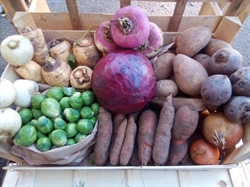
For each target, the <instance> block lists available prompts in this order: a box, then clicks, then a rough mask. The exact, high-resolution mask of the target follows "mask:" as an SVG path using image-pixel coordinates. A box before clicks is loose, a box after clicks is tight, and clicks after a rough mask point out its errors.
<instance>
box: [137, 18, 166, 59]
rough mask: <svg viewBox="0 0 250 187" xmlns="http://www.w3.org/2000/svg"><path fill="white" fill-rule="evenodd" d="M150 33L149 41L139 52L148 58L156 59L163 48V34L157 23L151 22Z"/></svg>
mask: <svg viewBox="0 0 250 187" xmlns="http://www.w3.org/2000/svg"><path fill="white" fill-rule="evenodd" d="M149 27H150V33H149V36H148V39H147V41H146V42H145V43H144V44H143V45H141V46H140V47H139V48H138V50H140V51H141V52H142V53H143V54H144V55H145V56H146V57H148V58H153V57H155V56H156V55H157V54H158V53H159V52H160V50H161V49H162V46H163V42H164V39H163V32H162V30H161V29H160V27H158V26H157V25H156V24H155V23H153V22H149Z"/></svg>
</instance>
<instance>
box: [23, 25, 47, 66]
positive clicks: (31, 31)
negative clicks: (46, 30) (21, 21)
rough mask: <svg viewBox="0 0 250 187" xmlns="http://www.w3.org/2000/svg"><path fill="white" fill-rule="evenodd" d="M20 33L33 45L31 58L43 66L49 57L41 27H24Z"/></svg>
mask: <svg viewBox="0 0 250 187" xmlns="http://www.w3.org/2000/svg"><path fill="white" fill-rule="evenodd" d="M21 35H23V36H25V37H27V38H28V39H29V40H30V41H31V43H32V45H33V48H34V55H33V58H32V60H33V61H35V62H36V63H38V64H40V65H41V66H43V65H44V64H45V62H46V59H47V58H48V57H49V50H48V47H47V44H46V41H45V38H44V35H43V32H42V29H40V28H31V27H25V28H24V29H23V30H22V32H21Z"/></svg>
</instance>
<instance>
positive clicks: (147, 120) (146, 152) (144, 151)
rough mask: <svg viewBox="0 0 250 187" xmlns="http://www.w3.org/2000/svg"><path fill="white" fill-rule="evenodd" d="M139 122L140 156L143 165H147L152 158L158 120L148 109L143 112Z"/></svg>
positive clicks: (138, 141) (138, 142)
mask: <svg viewBox="0 0 250 187" xmlns="http://www.w3.org/2000/svg"><path fill="white" fill-rule="evenodd" d="M138 120H139V121H138V133H137V144H138V156H139V159H140V161H141V163H142V165H147V163H148V162H149V161H150V159H151V156H152V150H153V145H154V139H155V132H156V126H157V122H158V119H157V116H156V114H155V113H154V112H153V111H152V110H151V109H147V110H144V111H142V112H141V114H140V116H139V119H138Z"/></svg>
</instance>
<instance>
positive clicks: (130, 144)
mask: <svg viewBox="0 0 250 187" xmlns="http://www.w3.org/2000/svg"><path fill="white" fill-rule="evenodd" d="M136 134H137V124H136V123H135V121H134V117H133V116H130V117H129V118H128V124H127V128H126V134H125V138H124V142H123V145H122V149H121V154H120V164H121V165H123V166H125V165H127V164H128V163H129V160H130V158H131V156H132V154H133V150H134V145H135V142H136V141H135V140H136Z"/></svg>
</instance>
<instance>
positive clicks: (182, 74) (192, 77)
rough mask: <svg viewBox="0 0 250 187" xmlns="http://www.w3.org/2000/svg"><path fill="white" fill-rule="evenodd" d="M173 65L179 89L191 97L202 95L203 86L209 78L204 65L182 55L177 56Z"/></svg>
mask: <svg viewBox="0 0 250 187" xmlns="http://www.w3.org/2000/svg"><path fill="white" fill-rule="evenodd" d="M172 64H173V71H174V75H175V80H176V84H177V86H178V88H179V89H180V90H181V91H182V92H184V93H186V94H188V95H191V96H195V95H200V89H201V85H202V83H203V82H204V81H205V80H206V79H207V78H208V74H207V71H206V69H205V68H204V67H203V65H201V64H200V63H199V62H197V61H196V60H194V59H192V58H190V57H188V56H186V55H182V54H178V55H176V56H175V57H174V59H173V61H172Z"/></svg>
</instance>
